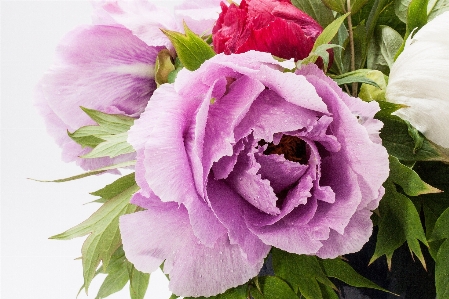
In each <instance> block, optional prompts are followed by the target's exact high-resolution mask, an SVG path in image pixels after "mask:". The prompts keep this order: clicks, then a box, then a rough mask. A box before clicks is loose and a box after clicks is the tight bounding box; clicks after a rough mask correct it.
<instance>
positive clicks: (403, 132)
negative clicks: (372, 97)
mask: <svg viewBox="0 0 449 299" xmlns="http://www.w3.org/2000/svg"><path fill="white" fill-rule="evenodd" d="M376 118H377V119H379V120H381V121H382V122H383V123H384V126H383V128H382V130H381V132H380V137H381V138H382V145H383V146H385V148H386V149H387V151H388V153H389V154H390V155H392V156H395V157H396V158H398V159H399V160H404V161H443V162H449V149H447V148H443V147H441V146H438V145H437V144H434V143H432V142H431V141H429V140H427V139H425V138H424V137H422V138H424V139H423V143H422V146H421V147H420V148H419V149H416V142H415V139H416V137H415V139H414V138H413V137H412V136H410V133H409V128H408V125H407V124H406V123H405V122H404V121H403V120H402V119H400V118H399V117H397V116H395V115H390V114H388V113H385V111H382V110H381V111H380V112H378V113H377V114H376ZM419 134H421V133H419ZM421 135H422V134H421Z"/></svg>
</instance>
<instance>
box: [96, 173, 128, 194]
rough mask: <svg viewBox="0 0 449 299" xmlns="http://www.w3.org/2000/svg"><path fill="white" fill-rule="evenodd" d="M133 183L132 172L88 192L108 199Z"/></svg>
mask: <svg viewBox="0 0 449 299" xmlns="http://www.w3.org/2000/svg"><path fill="white" fill-rule="evenodd" d="M135 183H136V180H135V173H134V172H133V173H130V174H128V175H125V176H122V177H120V178H119V179H118V180H116V181H114V182H113V183H111V184H109V185H106V186H105V187H103V188H101V189H100V190H97V191H94V192H91V193H90V194H91V195H93V196H100V197H101V198H102V199H103V200H105V201H108V200H109V199H111V198H113V197H115V196H117V195H119V194H120V193H121V192H122V191H123V190H125V189H128V188H131V187H132V186H134V184H135Z"/></svg>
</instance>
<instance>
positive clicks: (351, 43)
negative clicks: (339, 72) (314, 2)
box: [346, 0, 357, 97]
mask: <svg viewBox="0 0 449 299" xmlns="http://www.w3.org/2000/svg"><path fill="white" fill-rule="evenodd" d="M346 4H347V9H348V11H349V12H351V0H347V1H346ZM348 31H349V46H350V47H351V71H355V48H354V34H353V31H352V17H351V14H349V16H348ZM352 96H354V97H356V96H357V82H354V83H352Z"/></svg>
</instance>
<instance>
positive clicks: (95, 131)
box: [67, 126, 110, 148]
mask: <svg viewBox="0 0 449 299" xmlns="http://www.w3.org/2000/svg"><path fill="white" fill-rule="evenodd" d="M67 134H68V135H69V137H70V138H72V140H73V141H75V142H76V143H78V144H80V145H81V146H82V147H83V148H84V147H86V146H87V147H92V148H94V147H96V146H97V145H98V144H100V143H101V142H103V141H104V139H103V138H102V137H103V136H107V135H109V134H110V133H109V131H108V130H107V129H105V128H103V127H101V126H85V127H81V128H79V129H78V130H76V131H75V132H73V133H70V132H68V131H67Z"/></svg>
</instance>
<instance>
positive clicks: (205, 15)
mask: <svg viewBox="0 0 449 299" xmlns="http://www.w3.org/2000/svg"><path fill="white" fill-rule="evenodd" d="M220 1H221V0H206V1H205V0H201V1H200V0H195V1H191V0H188V1H182V3H180V2H181V1H174V3H173V4H172V5H171V6H173V7H172V8H171V9H169V8H168V6H169V5H166V7H162V6H157V5H155V4H154V3H152V2H155V1H151V0H135V1H127V0H118V1H117V0H96V1H94V2H93V4H94V8H95V14H94V22H95V23H99V24H108V25H113V26H122V27H124V28H127V29H129V30H131V31H132V32H133V33H134V34H135V35H136V36H138V37H139V38H140V39H141V40H143V41H144V42H146V43H147V44H148V45H150V46H165V47H167V48H169V49H170V48H171V47H172V45H171V43H170V40H169V39H168V38H167V36H165V35H164V33H162V31H161V30H160V29H167V30H172V31H177V32H184V26H183V22H186V24H187V26H188V27H189V28H190V29H191V30H192V31H193V32H195V33H197V34H199V35H202V34H211V32H212V27H213V26H214V23H215V21H216V20H217V18H218V14H219V13H220ZM161 2H162V1H161Z"/></svg>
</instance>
